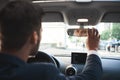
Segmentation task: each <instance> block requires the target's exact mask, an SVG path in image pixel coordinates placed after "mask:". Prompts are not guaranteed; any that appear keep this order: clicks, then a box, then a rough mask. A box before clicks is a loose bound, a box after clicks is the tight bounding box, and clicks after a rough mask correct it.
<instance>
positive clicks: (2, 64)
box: [0, 1, 102, 80]
mask: <svg viewBox="0 0 120 80" xmlns="http://www.w3.org/2000/svg"><path fill="white" fill-rule="evenodd" d="M42 14H43V11H42V9H41V8H40V7H39V6H38V5H34V4H32V3H29V2H25V1H12V2H9V3H8V4H6V6H5V7H4V8H3V9H2V10H1V12H0V25H1V26H0V27H1V35H2V38H1V41H2V44H1V52H0V80H99V79H100V78H101V76H102V66H101V61H100V58H99V57H98V56H97V51H96V50H97V48H98V43H99V39H100V36H99V33H98V31H97V30H96V29H92V30H89V29H88V39H87V42H86V45H87V49H88V50H89V53H88V57H87V60H86V64H85V67H84V69H83V71H82V73H81V74H78V75H77V76H71V77H65V76H64V75H63V74H61V73H60V72H59V70H58V69H57V68H56V67H55V66H54V65H52V64H44V63H40V64H28V63H26V62H27V59H28V56H29V55H31V54H32V55H35V53H37V50H38V46H39V42H40V40H41V32H42V28H41V18H42Z"/></svg>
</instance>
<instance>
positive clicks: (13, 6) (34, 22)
mask: <svg viewBox="0 0 120 80" xmlns="http://www.w3.org/2000/svg"><path fill="white" fill-rule="evenodd" d="M42 14H43V10H42V9H41V8H40V6H39V5H35V4H32V3H30V2H27V1H12V2H9V3H8V4H7V5H6V6H5V7H4V8H3V9H2V10H1V12H0V27H1V34H2V49H4V50H11V49H15V50H19V49H20V48H22V46H23V45H24V44H25V43H26V41H27V39H28V37H29V36H30V35H31V34H32V32H33V31H35V30H36V31H38V32H39V30H40V28H41V17H42Z"/></svg>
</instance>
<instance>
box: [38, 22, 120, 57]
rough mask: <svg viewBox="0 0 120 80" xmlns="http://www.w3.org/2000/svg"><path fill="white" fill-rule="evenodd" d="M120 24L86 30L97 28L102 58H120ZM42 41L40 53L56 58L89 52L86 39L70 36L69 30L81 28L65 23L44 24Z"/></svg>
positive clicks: (105, 24) (103, 24)
mask: <svg viewBox="0 0 120 80" xmlns="http://www.w3.org/2000/svg"><path fill="white" fill-rule="evenodd" d="M119 26H120V23H103V22H102V23H99V24H98V25H96V26H85V28H92V27H94V28H97V29H98V31H99V33H100V35H101V39H100V44H99V50H98V53H99V55H100V56H102V57H107V58H111V57H112V58H120V35H119V34H120V27H119ZM42 28H43V32H42V41H41V44H40V47H39V50H40V51H44V52H46V53H49V54H52V55H54V56H63V57H64V56H71V52H87V50H86V48H85V41H86V37H75V36H68V34H67V29H69V28H79V26H69V25H66V24H64V23H63V22H48V23H45V22H43V23H42Z"/></svg>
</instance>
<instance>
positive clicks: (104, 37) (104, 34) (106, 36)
mask: <svg viewBox="0 0 120 80" xmlns="http://www.w3.org/2000/svg"><path fill="white" fill-rule="evenodd" d="M110 34H111V32H110V30H108V29H107V30H105V31H103V32H102V34H101V36H100V38H101V39H102V40H108V39H109V38H110Z"/></svg>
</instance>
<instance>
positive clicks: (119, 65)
mask: <svg viewBox="0 0 120 80" xmlns="http://www.w3.org/2000/svg"><path fill="white" fill-rule="evenodd" d="M55 58H56V60H57V63H59V65H60V67H59V70H60V71H61V72H62V73H63V74H65V75H66V76H73V75H77V74H78V73H80V72H82V70H83V68H84V65H85V64H84V63H79V64H71V57H70V56H68V57H59V56H55ZM101 62H102V67H103V76H102V80H120V76H119V74H120V59H114V58H101Z"/></svg>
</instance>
